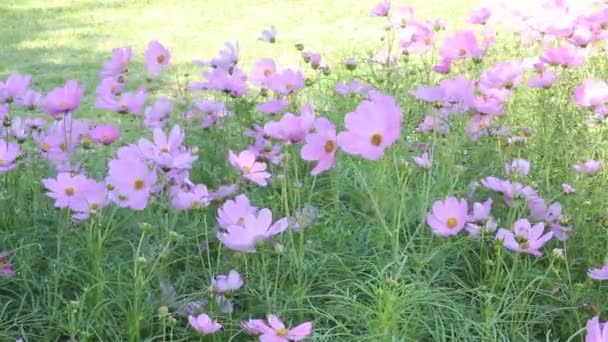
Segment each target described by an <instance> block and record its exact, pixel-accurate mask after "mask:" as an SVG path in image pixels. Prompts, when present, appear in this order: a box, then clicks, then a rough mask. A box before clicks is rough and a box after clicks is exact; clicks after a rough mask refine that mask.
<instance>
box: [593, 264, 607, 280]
mask: <svg viewBox="0 0 608 342" xmlns="http://www.w3.org/2000/svg"><path fill="white" fill-rule="evenodd" d="M588 275H589V278H591V279H593V280H608V263H606V264H604V266H602V268H592V269H590V270H589V272H588Z"/></svg>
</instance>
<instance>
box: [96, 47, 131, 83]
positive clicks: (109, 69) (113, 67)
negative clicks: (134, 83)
mask: <svg viewBox="0 0 608 342" xmlns="http://www.w3.org/2000/svg"><path fill="white" fill-rule="evenodd" d="M132 54H133V51H132V49H131V47H130V46H126V47H121V48H116V49H112V58H111V59H109V60H107V61H104V62H103V67H102V69H101V71H100V72H99V77H101V78H107V77H111V78H115V77H117V76H120V75H122V74H124V73H126V72H127V70H128V68H129V62H130V61H131V56H132Z"/></svg>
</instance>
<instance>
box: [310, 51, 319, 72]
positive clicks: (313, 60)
mask: <svg viewBox="0 0 608 342" xmlns="http://www.w3.org/2000/svg"><path fill="white" fill-rule="evenodd" d="M320 65H321V54H320V53H316V52H311V53H310V66H311V67H312V68H313V69H317V68H319V66H320Z"/></svg>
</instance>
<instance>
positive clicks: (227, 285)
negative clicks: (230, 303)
mask: <svg viewBox="0 0 608 342" xmlns="http://www.w3.org/2000/svg"><path fill="white" fill-rule="evenodd" d="M211 286H213V289H214V290H215V291H216V292H218V293H224V292H231V291H236V290H238V289H240V288H241V287H242V286H243V278H242V277H241V275H240V274H239V272H237V271H235V270H231V271H230V272H229V273H228V274H227V275H223V274H220V275H216V276H215V277H214V278H213V281H212V282H211Z"/></svg>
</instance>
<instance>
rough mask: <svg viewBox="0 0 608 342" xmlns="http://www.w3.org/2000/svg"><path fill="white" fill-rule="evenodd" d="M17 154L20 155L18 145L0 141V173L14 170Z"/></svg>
mask: <svg viewBox="0 0 608 342" xmlns="http://www.w3.org/2000/svg"><path fill="white" fill-rule="evenodd" d="M19 154H21V147H19V144H17V143H14V142H7V141H4V140H2V139H0V173H2V172H8V171H10V170H12V169H14V168H15V161H16V160H17V157H19Z"/></svg>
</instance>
